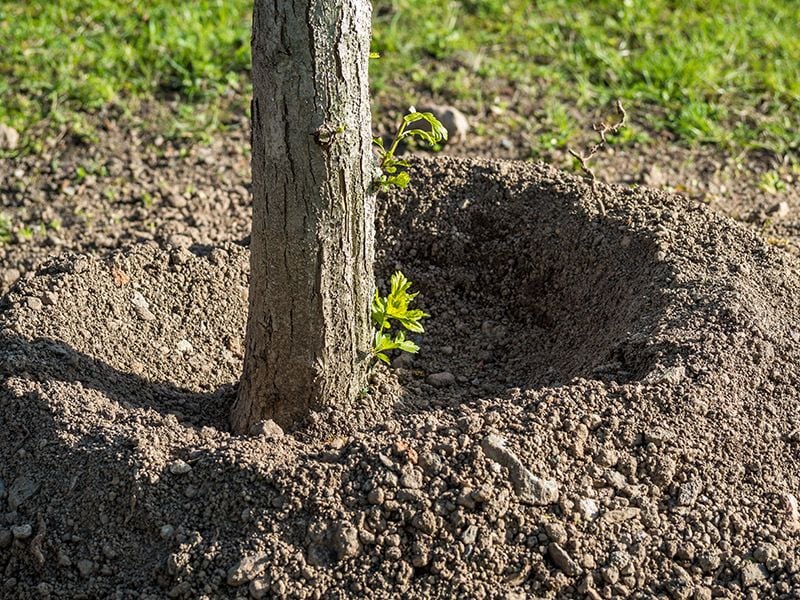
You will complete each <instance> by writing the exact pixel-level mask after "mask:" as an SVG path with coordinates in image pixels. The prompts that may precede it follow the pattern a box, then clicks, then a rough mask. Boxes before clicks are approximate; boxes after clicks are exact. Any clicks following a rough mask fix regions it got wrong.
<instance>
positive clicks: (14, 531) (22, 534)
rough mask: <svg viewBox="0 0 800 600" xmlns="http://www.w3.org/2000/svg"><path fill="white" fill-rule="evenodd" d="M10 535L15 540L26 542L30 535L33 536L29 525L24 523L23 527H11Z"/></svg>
mask: <svg viewBox="0 0 800 600" xmlns="http://www.w3.org/2000/svg"><path fill="white" fill-rule="evenodd" d="M11 535H13V536H14V539H15V540H27V539H28V538H29V537H31V535H33V527H31V524H30V523H25V524H24V525H12V526H11Z"/></svg>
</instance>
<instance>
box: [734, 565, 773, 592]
mask: <svg viewBox="0 0 800 600" xmlns="http://www.w3.org/2000/svg"><path fill="white" fill-rule="evenodd" d="M740 575H741V578H742V587H744V588H748V587H751V586H754V585H757V584H759V583H761V582H762V581H764V580H765V579H766V578H767V573H766V571H765V570H764V567H763V565H759V564H756V563H753V562H746V563H745V564H743V565H742V569H741V572H740Z"/></svg>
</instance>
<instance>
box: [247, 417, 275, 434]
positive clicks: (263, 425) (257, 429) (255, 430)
mask: <svg viewBox="0 0 800 600" xmlns="http://www.w3.org/2000/svg"><path fill="white" fill-rule="evenodd" d="M250 435H254V436H263V437H266V438H282V437H283V429H282V428H281V426H280V425H278V424H277V423H276V422H275V421H273V420H272V419H267V420H266V421H259V422H258V423H256V424H255V425H253V426H252V427H251V428H250Z"/></svg>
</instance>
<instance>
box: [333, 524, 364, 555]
mask: <svg viewBox="0 0 800 600" xmlns="http://www.w3.org/2000/svg"><path fill="white" fill-rule="evenodd" d="M332 541H333V549H334V550H335V551H336V556H337V557H338V559H339V560H344V559H346V558H353V557H354V556H357V555H358V553H359V551H360V549H361V544H359V542H358V529H356V527H355V526H354V525H353V524H352V523H350V522H349V521H342V522H340V523H339V524H338V525H337V526H336V528H335V530H334V532H333V540H332Z"/></svg>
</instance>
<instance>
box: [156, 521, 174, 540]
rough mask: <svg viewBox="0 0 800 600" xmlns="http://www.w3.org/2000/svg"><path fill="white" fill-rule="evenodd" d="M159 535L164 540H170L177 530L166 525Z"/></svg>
mask: <svg viewBox="0 0 800 600" xmlns="http://www.w3.org/2000/svg"><path fill="white" fill-rule="evenodd" d="M158 533H159V535H160V536H161V539H162V540H168V539H170V538H171V537H172V536H173V535H174V533H175V528H174V527H173V526H172V525H164V526H162V527H161V529H160V530H159V532H158Z"/></svg>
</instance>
